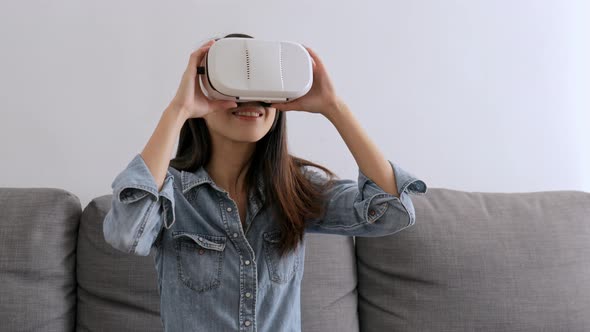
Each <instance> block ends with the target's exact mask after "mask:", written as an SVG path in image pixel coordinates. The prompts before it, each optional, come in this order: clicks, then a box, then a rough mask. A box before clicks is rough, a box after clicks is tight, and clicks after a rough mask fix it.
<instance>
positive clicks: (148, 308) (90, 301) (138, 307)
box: [76, 195, 163, 331]
mask: <svg viewBox="0 0 590 332" xmlns="http://www.w3.org/2000/svg"><path fill="white" fill-rule="evenodd" d="M111 198H112V195H104V196H100V197H97V198H95V199H94V200H92V201H91V202H90V203H89V204H88V206H86V208H84V211H83V212H82V218H81V220H80V231H79V233H78V262H77V278H78V316H77V321H76V327H77V329H79V330H83V331H162V330H163V329H162V323H161V321H160V297H159V294H158V288H157V287H158V284H157V277H156V270H155V267H154V258H155V251H154V250H152V252H151V253H150V255H149V256H136V255H132V254H126V253H124V252H121V251H118V250H117V249H115V248H113V247H111V246H110V245H109V244H108V243H106V242H105V240H104V235H103V231H102V222H103V220H104V217H105V215H106V214H107V213H108V211H109V210H110V208H111Z"/></svg>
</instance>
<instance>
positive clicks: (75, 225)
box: [0, 188, 590, 332]
mask: <svg viewBox="0 0 590 332" xmlns="http://www.w3.org/2000/svg"><path fill="white" fill-rule="evenodd" d="M412 201H413V203H414V206H415V209H416V224H415V225H414V226H412V227H410V228H408V229H406V230H403V231H401V232H398V233H396V234H393V235H390V236H386V237H377V238H361V237H357V238H356V239H353V238H351V237H344V236H337V235H322V234H308V235H306V236H307V250H306V262H305V264H306V265H305V266H306V268H305V275H304V278H303V285H302V297H301V306H302V308H301V309H302V326H303V331H338V332H342V331H590V193H586V192H580V191H548V192H532V193H479V192H464V191H456V190H449V189H442V188H429V192H428V194H427V195H424V196H417V195H413V196H412ZM110 203H111V195H105V196H100V197H97V198H95V199H94V200H93V201H92V202H90V204H88V206H86V207H85V208H84V210H82V208H81V206H80V201H79V199H78V198H77V197H76V196H75V195H73V194H71V193H69V192H67V191H64V190H61V189H50V188H0V223H1V224H0V226H1V227H0V252H1V256H0V324H1V325H0V330H1V331H73V330H80V331H161V330H162V329H161V323H160V318H159V297H158V292H157V288H156V287H157V281H156V275H155V270H154V265H153V255H154V252H153V251H152V253H151V254H150V256H145V257H141V256H133V255H128V254H123V253H122V252H119V251H116V250H115V249H113V248H112V247H110V246H109V245H108V244H107V243H106V242H105V241H104V238H103V233H102V220H103V218H104V216H105V214H106V213H107V212H108V210H109V209H110ZM354 240H356V241H354ZM355 242H356V243H355Z"/></svg>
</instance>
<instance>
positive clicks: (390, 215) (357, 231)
mask: <svg viewBox="0 0 590 332" xmlns="http://www.w3.org/2000/svg"><path fill="white" fill-rule="evenodd" d="M388 161H389V164H390V165H391V168H392V170H393V172H394V176H395V181H396V186H397V190H398V192H399V193H400V197H399V198H398V197H396V196H395V195H392V194H390V193H388V192H385V191H384V190H383V189H381V188H380V187H379V186H378V185H377V184H376V183H375V182H374V181H373V180H372V179H370V178H369V177H367V176H366V175H365V174H364V173H363V172H362V171H361V170H360V169H359V171H358V181H356V182H355V181H353V180H350V179H335V180H334V182H333V183H334V184H333V186H332V187H330V188H328V189H327V190H326V192H325V195H326V196H325V199H326V200H325V214H324V216H323V218H315V219H308V220H306V231H307V232H310V233H325V234H338V235H347V236H361V237H377V236H385V235H390V234H393V233H397V232H399V231H401V230H402V229H404V228H407V227H409V226H411V225H413V224H414V223H415V220H416V213H415V210H414V205H413V203H412V200H411V198H410V194H417V195H424V194H426V192H427V191H428V187H427V185H426V183H425V182H424V181H422V180H420V179H418V178H417V177H416V176H414V175H412V174H411V173H409V172H407V171H405V170H404V169H402V168H401V167H400V166H399V165H398V164H396V163H393V162H392V161H390V160H388ZM305 173H306V174H308V178H310V180H311V181H312V182H313V183H317V184H321V183H325V182H326V181H327V180H328V179H327V177H326V176H325V175H323V173H320V172H317V171H314V170H311V169H307V170H306V171H305Z"/></svg>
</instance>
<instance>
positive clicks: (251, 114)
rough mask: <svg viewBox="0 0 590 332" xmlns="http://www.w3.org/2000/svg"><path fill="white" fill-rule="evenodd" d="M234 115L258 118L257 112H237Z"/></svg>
mask: <svg viewBox="0 0 590 332" xmlns="http://www.w3.org/2000/svg"><path fill="white" fill-rule="evenodd" d="M234 114H236V115H242V116H253V117H258V116H259V115H258V113H256V112H235V113H234Z"/></svg>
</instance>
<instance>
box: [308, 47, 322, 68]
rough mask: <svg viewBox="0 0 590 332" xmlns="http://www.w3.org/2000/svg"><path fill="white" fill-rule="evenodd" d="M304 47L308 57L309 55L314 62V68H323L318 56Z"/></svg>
mask: <svg viewBox="0 0 590 332" xmlns="http://www.w3.org/2000/svg"><path fill="white" fill-rule="evenodd" d="M304 47H305V49H306V50H307V51H308V52H309V55H311V58H312V59H313V61H314V62H315V64H316V66H318V67H321V68H323V67H324V63H323V62H322V60H321V59H320V57H319V56H318V54H317V53H316V52H315V51H314V50H312V49H311V48H309V47H307V46H304Z"/></svg>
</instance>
